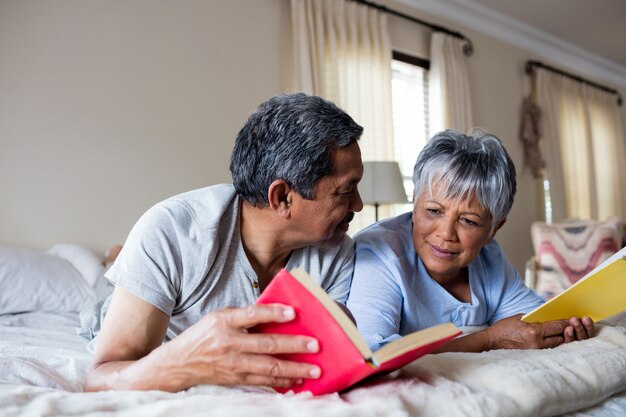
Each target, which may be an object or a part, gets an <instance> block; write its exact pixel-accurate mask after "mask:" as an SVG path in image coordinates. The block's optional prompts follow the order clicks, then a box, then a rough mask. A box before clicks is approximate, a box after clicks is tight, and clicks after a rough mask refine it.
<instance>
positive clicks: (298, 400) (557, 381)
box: [0, 245, 626, 417]
mask: <svg viewBox="0 0 626 417" xmlns="http://www.w3.org/2000/svg"><path fill="white" fill-rule="evenodd" d="M24 250H25V249H23V248H20V249H19V250H17V252H16V250H15V248H8V247H0V415H2V416H29V417H31V416H68V415H87V416H89V415H93V416H103V415H106V416H127V415H128V416H147V417H153V416H154V417H157V416H159V417H160V416H168V417H171V416H174V417H175V416H185V417H187V416H196V415H198V416H200V415H202V416H207V415H215V416H233V417H236V416H251V415H252V416H268V417H269V416H272V417H275V416H303V417H304V416H315V417H319V416H320V415H324V416H326V415H328V416H359V417H363V416H393V417H396V416H556V415H564V416H572V417H573V416H576V417H587V416H589V417H617V416H624V415H626V314H624V313H622V314H620V315H618V316H614V317H612V318H611V319H609V320H606V321H604V322H602V323H600V324H599V325H598V329H599V332H598V335H597V336H596V337H594V338H592V339H590V340H586V341H582V342H575V343H571V344H568V345H563V346H560V347H558V348H555V349H551V350H541V351H517V350H508V351H505V350H501V351H492V352H484V353H480V354H471V353H446V354H439V355H427V356H425V357H422V358H420V359H418V360H417V361H415V362H414V363H412V364H410V365H408V366H406V367H405V368H403V369H402V370H400V371H397V372H395V373H392V374H390V375H387V376H385V377H379V378H376V379H372V380H368V381H365V382H364V383H362V384H360V385H358V386H356V387H354V388H353V389H351V390H349V391H347V392H344V393H341V394H329V395H324V396H320V397H313V396H311V395H310V394H308V393H302V394H293V393H288V394H284V395H283V394H277V393H275V392H274V391H272V390H271V389H269V388H259V387H243V386H238V387H218V386H209V385H203V386H196V387H192V388H190V389H188V390H186V391H184V392H179V393H166V392H160V391H149V392H130V391H127V392H99V393H84V392H82V386H83V381H84V378H85V372H86V369H87V367H88V365H89V361H90V350H89V345H88V343H87V340H86V339H85V337H84V336H85V333H84V320H85V314H83V316H82V319H83V321H82V324H81V315H80V314H79V312H80V311H83V312H84V311H85V309H89V306H92V305H94V303H95V302H97V301H98V299H99V298H101V297H102V296H103V295H105V294H106V293H107V291H109V290H110V288H108V287H107V285H106V281H105V280H104V278H103V276H102V273H103V268H104V267H103V266H102V264H101V263H100V260H101V259H100V258H99V257H98V255H97V254H94V253H93V252H90V251H89V250H88V249H86V248H82V247H80V246H78V245H65V246H64V247H62V250H60V249H59V247H57V248H56V249H55V250H51V251H47V252H43V251H33V250H26V252H23V251H24ZM20 251H21V252H20ZM43 255H45V256H43ZM35 258H36V260H33V259H35ZM40 258H41V259H40ZM53 261H54V262H53ZM47 262H53V263H57V264H58V265H55V266H54V267H52V266H50V265H48V264H47ZM22 264H24V265H22ZM38 264H41V265H38ZM61 265H62V266H64V267H65V268H66V270H65V271H64V270H63V268H61ZM24 271H26V272H24ZM52 275H54V277H52V278H51V276H52ZM68 277H69V278H71V279H69V278H68ZM51 279H52V280H53V281H52V282H50V281H51ZM21 280H25V281H26V282H21ZM59 282H61V284H62V285H57V284H59ZM72 286H73V287H72ZM68 291H72V293H71V294H68ZM26 294H27V295H28V296H25V295H26ZM51 298H55V299H54V300H52V299H51ZM11 309H13V311H12V310H11ZM18 310H19V311H18ZM466 330H468V331H470V330H471V329H466Z"/></svg>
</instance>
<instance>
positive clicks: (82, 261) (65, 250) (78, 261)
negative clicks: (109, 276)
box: [46, 243, 104, 287]
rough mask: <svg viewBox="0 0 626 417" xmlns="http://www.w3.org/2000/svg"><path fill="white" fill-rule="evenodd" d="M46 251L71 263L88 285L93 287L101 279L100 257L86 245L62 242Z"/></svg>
mask: <svg viewBox="0 0 626 417" xmlns="http://www.w3.org/2000/svg"><path fill="white" fill-rule="evenodd" d="M46 253H49V254H50V255H54V256H58V257H59V258H63V259H65V260H66V261H68V262H69V263H71V264H72V266H73V267H74V268H76V270H77V271H78V272H80V274H81V275H82V276H83V278H84V279H85V281H86V282H87V284H88V285H89V286H90V287H94V286H95V285H96V282H98V280H99V279H103V278H102V275H103V273H104V265H102V258H101V257H100V256H98V255H97V254H96V253H95V252H94V251H92V250H91V249H89V248H88V247H86V246H82V245H74V244H70V243H63V244H60V245H54V246H53V247H51V248H50V249H48V250H47V251H46Z"/></svg>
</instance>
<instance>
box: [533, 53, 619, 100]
mask: <svg viewBox="0 0 626 417" xmlns="http://www.w3.org/2000/svg"><path fill="white" fill-rule="evenodd" d="M535 67H539V68H543V69H545V70H548V71H551V72H554V73H557V74H559V75H562V76H564V77H567V78H570V79H572V80H574V81H578V82H579V83H582V84H587V85H590V86H592V87H595V88H597V89H599V90H602V91H606V92H607V93H610V94H615V96H616V97H617V105H618V106H621V105H622V102H623V101H624V100H623V98H622V94H621V93H620V92H619V91H617V90H616V89H614V88H610V87H607V86H605V85H602V84H598V83H596V82H593V81H591V80H588V79H586V78H583V77H581V76H578V75H575V74H572V73H570V72H567V71H563V70H560V69H558V68H554V67H551V66H550V65H546V64H544V63H543V62H540V61H526V66H525V68H526V74H528V75H530V74H532V73H533V71H534V68H535Z"/></svg>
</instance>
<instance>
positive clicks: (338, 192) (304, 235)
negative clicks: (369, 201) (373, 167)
mask: <svg viewBox="0 0 626 417" xmlns="http://www.w3.org/2000/svg"><path fill="white" fill-rule="evenodd" d="M332 158H333V167H334V172H333V173H332V174H331V175H330V176H327V177H323V178H321V179H320V180H319V181H318V182H317V184H316V185H315V195H314V199H313V200H306V199H304V198H302V196H300V195H299V194H297V193H295V194H296V195H295V197H294V200H293V204H292V206H291V213H292V219H293V220H294V223H293V225H294V229H295V230H294V231H297V232H298V233H299V239H300V240H301V243H303V244H305V245H330V246H333V245H338V244H340V243H341V242H342V241H343V238H344V237H345V235H346V233H347V231H348V223H349V222H350V221H351V220H352V218H353V217H354V212H357V211H361V209H362V208H363V201H361V196H360V195H359V191H358V189H357V184H358V182H359V181H360V180H361V177H362V176H363V163H362V162H361V150H360V149H359V145H358V144H357V143H356V142H354V143H352V144H351V145H348V146H346V147H345V148H342V149H337V150H335V151H334V152H333V153H332Z"/></svg>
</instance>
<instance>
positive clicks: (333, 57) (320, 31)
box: [291, 0, 395, 232]
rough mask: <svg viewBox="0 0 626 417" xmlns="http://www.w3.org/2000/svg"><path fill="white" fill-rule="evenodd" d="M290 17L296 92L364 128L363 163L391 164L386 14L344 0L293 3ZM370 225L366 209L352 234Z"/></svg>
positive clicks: (298, 0) (383, 210) (369, 211)
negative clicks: (326, 103) (323, 100)
mask: <svg viewBox="0 0 626 417" xmlns="http://www.w3.org/2000/svg"><path fill="white" fill-rule="evenodd" d="M291 15H292V29H293V39H294V43H293V44H294V57H295V62H296V83H297V85H296V88H297V89H298V90H299V91H304V92H306V93H309V94H315V95H318V96H321V97H324V98H327V99H329V100H332V101H334V102H335V103H336V104H337V105H338V106H340V107H341V108H343V109H344V110H345V111H347V112H348V113H349V114H350V115H351V116H352V117H353V118H354V119H355V120H356V121H357V123H359V124H360V125H361V126H363V127H364V129H365V131H364V133H363V137H362V138H361V141H360V146H361V152H362V157H363V160H364V161H373V160H379V161H392V160H395V157H394V147H393V130H392V129H393V118H392V109H391V46H390V41H389V35H388V30H387V17H386V15H385V14H384V13H380V12H378V11H377V10H376V9H373V8H370V7H367V6H363V5H359V4H357V3H355V2H351V1H344V0H291ZM387 210H388V209H387V208H386V207H384V206H381V207H380V209H379V214H380V217H381V218H383V217H386V216H387V215H388V213H389V212H388V211H387ZM373 221H374V211H373V209H372V208H371V207H366V209H364V210H363V212H362V214H359V215H357V217H356V218H355V220H354V222H353V223H354V226H355V227H351V231H352V232H354V231H355V230H357V229H359V228H361V227H363V226H365V225H367V224H369V223H372V222H373Z"/></svg>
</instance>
